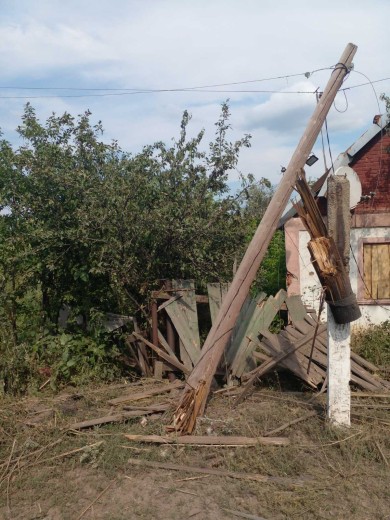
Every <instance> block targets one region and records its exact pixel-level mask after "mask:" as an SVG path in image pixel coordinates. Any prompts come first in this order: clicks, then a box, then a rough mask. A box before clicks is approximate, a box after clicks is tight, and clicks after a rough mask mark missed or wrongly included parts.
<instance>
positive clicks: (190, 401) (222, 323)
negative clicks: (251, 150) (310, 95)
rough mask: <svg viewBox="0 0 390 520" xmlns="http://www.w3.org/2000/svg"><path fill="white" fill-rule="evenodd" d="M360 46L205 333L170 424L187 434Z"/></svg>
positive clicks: (310, 128)
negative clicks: (300, 174)
mask: <svg viewBox="0 0 390 520" xmlns="http://www.w3.org/2000/svg"><path fill="white" fill-rule="evenodd" d="M356 50H357V46H356V45H354V44H352V43H349V44H348V45H347V47H346V48H345V50H344V52H343V54H342V56H341V58H340V60H339V62H338V63H337V65H336V66H335V67H334V70H333V72H332V74H331V77H330V79H329V81H328V83H327V86H326V88H325V90H324V93H323V95H322V97H321V99H320V100H319V103H318V104H317V106H316V108H315V111H314V113H313V115H312V116H311V118H310V119H309V122H308V125H307V127H306V130H305V132H304V134H303V136H302V138H301V140H300V142H299V144H298V147H297V149H296V150H295V152H294V154H293V156H292V158H291V160H290V163H289V165H288V166H287V169H286V171H285V173H284V176H283V178H282V180H281V182H280V184H279V186H278V188H277V190H276V192H275V194H274V196H273V198H272V200H271V202H270V204H269V206H268V208H267V210H266V212H265V214H264V217H263V218H262V220H261V222H260V224H259V226H258V228H257V230H256V233H255V235H254V237H253V239H252V241H251V243H250V244H249V247H248V249H247V251H246V253H245V255H244V258H243V259H242V262H241V264H240V266H239V268H238V270H237V273H236V275H235V277H234V279H233V281H232V283H231V285H230V288H229V291H228V293H227V295H226V297H225V299H224V301H223V303H222V306H221V308H220V310H219V313H218V316H217V318H216V320H215V322H214V324H213V326H212V328H211V330H210V332H209V335H208V336H207V339H206V342H205V344H204V346H203V349H202V352H201V356H200V358H199V360H198V362H197V364H196V365H195V367H194V369H193V371H192V372H191V375H190V376H189V378H188V380H187V384H186V387H185V389H184V391H183V395H182V397H181V400H180V403H179V405H178V408H177V409H176V411H175V413H174V417H173V424H172V426H171V429H172V430H175V431H178V432H181V433H184V434H186V433H191V432H192V431H193V429H194V427H195V424H196V418H197V416H198V415H200V414H202V413H203V412H204V409H205V406H206V400H207V396H208V394H209V391H210V386H211V382H212V379H213V376H214V373H215V371H216V369H217V366H218V363H219V361H220V359H221V357H222V354H223V352H224V349H225V346H226V344H227V342H228V340H229V338H230V335H231V332H232V329H233V327H234V325H235V323H236V320H237V317H238V315H239V312H240V310H241V307H242V305H243V303H244V301H245V298H246V297H247V295H248V293H249V289H250V286H251V284H252V282H253V280H254V279H255V276H256V273H257V270H258V269H259V267H260V264H261V261H262V260H263V258H264V255H265V253H266V252H267V248H268V245H269V243H270V241H271V238H272V236H273V234H274V232H275V230H276V227H277V224H278V221H279V219H280V217H281V215H282V213H283V211H284V208H285V207H286V205H287V202H288V200H289V198H290V196H291V194H292V191H293V189H294V185H295V181H296V178H297V175H298V173H299V172H300V170H301V168H303V166H304V164H305V162H306V160H307V158H308V156H309V154H310V153H311V151H312V148H313V146H314V144H315V141H316V139H317V137H318V134H319V132H320V130H321V127H322V125H323V123H324V121H325V117H326V115H327V113H328V112H329V109H330V107H331V106H332V103H333V100H334V98H335V96H336V94H337V91H338V89H339V88H340V86H341V85H342V83H343V80H344V78H345V76H346V75H347V74H348V73H349V71H350V68H351V64H352V59H353V57H354V56H355V53H356Z"/></svg>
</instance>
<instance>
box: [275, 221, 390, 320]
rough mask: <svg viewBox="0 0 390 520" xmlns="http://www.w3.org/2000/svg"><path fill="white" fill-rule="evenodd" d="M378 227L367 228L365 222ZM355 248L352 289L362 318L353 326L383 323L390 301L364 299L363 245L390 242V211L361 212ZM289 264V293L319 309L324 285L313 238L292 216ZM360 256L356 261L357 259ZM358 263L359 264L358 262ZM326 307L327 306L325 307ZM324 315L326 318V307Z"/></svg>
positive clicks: (353, 232)
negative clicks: (313, 251) (312, 250)
mask: <svg viewBox="0 0 390 520" xmlns="http://www.w3.org/2000/svg"><path fill="white" fill-rule="evenodd" d="M366 223H368V224H369V225H374V227H365V224H366ZM352 225H354V226H355V227H354V228H353V229H351V247H352V251H353V255H352V254H351V259H350V279H351V285H352V290H353V291H354V292H355V294H357V297H358V301H359V305H360V309H361V312H362V317H361V318H360V319H359V320H357V321H355V322H353V323H352V327H366V326H367V325H370V324H379V323H382V322H383V321H386V320H389V319H390V302H389V303H387V302H386V303H383V305H382V304H381V305H378V304H376V303H375V302H370V303H367V302H363V300H362V297H361V296H362V294H363V293H364V285H363V284H362V279H361V276H360V274H359V270H358V265H359V269H360V272H361V273H363V265H362V244H363V242H364V240H373V241H376V240H379V241H390V213H386V214H381V215H357V216H354V217H353V219H352ZM285 235H286V264H287V271H288V272H289V273H291V274H290V275H289V277H288V288H287V291H288V294H289V295H293V294H301V296H302V300H303V302H304V303H305V304H306V305H308V306H309V307H313V308H314V309H316V310H317V312H318V308H319V302H320V298H321V293H322V287H321V284H320V282H319V280H318V277H317V274H316V272H315V270H314V268H313V265H312V263H311V259H310V254H309V250H308V248H307V243H308V242H309V240H310V237H309V234H308V232H307V231H306V230H305V228H304V227H303V225H302V223H301V220H300V219H299V218H292V219H290V220H289V221H288V222H286V224H285ZM355 259H356V261H355ZM356 262H357V263H356ZM325 307H326V306H325ZM322 318H323V319H326V308H325V309H324V311H323V314H322Z"/></svg>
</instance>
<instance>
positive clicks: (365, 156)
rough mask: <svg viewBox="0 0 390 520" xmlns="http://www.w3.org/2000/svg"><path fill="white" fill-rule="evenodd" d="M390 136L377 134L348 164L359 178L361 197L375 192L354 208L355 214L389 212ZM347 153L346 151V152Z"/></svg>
mask: <svg viewBox="0 0 390 520" xmlns="http://www.w3.org/2000/svg"><path fill="white" fill-rule="evenodd" d="M389 148H390V135H389V134H388V133H386V131H384V134H383V136H381V134H380V133H379V134H378V135H377V136H376V137H374V138H373V139H372V140H371V141H370V142H369V143H368V144H367V145H366V146H364V147H363V148H362V149H361V150H360V151H359V152H358V153H357V154H356V155H354V157H353V160H352V161H351V162H350V163H349V166H350V167H351V168H353V169H354V170H355V171H356V173H357V174H358V176H359V179H360V182H361V184H362V193H363V195H369V194H370V192H375V195H374V197H373V198H372V199H371V200H369V201H367V202H364V203H362V204H359V205H358V206H357V207H356V210H355V212H356V214H357V215H359V214H366V213H383V212H388V211H390V154H389V153H387V150H388V149H389ZM347 153H348V150H347Z"/></svg>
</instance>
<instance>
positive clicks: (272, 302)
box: [231, 290, 286, 377]
mask: <svg viewBox="0 0 390 520" xmlns="http://www.w3.org/2000/svg"><path fill="white" fill-rule="evenodd" d="M265 296H266V295H265V293H260V294H259V295H258V297H257V298H256V301H255V305H254V307H253V310H252V314H251V316H250V319H249V320H248V321H247V322H246V323H244V324H243V327H242V331H241V333H240V334H239V339H241V341H240V344H239V347H238V349H237V354H236V356H235V358H234V360H233V362H232V364H231V375H232V376H233V377H241V376H242V374H243V373H244V372H248V371H250V370H252V369H253V368H254V365H253V362H252V352H253V351H254V349H255V348H256V343H255V341H254V340H256V339H257V337H258V334H259V332H260V330H263V329H268V327H269V326H270V325H271V323H272V321H273V319H274V317H275V315H276V314H277V312H278V311H279V310H280V307H281V305H282V304H283V303H284V301H285V298H286V291H284V290H280V291H279V292H278V293H277V295H276V296H275V297H273V296H270V297H269V298H268V299H267V300H266V301H264V299H265Z"/></svg>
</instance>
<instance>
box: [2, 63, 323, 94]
mask: <svg viewBox="0 0 390 520" xmlns="http://www.w3.org/2000/svg"><path fill="white" fill-rule="evenodd" d="M332 68H333V67H323V68H321V69H316V70H312V71H311V72H297V73H294V74H283V75H280V76H273V77H269V78H261V79H249V80H244V81H233V82H230V83H215V84H213V85H200V86H197V87H180V88H169V89H155V88H152V89H149V88H141V87H138V88H125V87H124V88H95V87H92V88H86V87H7V86H4V87H2V86H0V89H10V90H78V91H95V90H96V91H107V92H111V91H136V92H156V91H164V92H165V91H172V92H175V91H180V92H181V91H183V90H184V91H185V90H196V89H204V88H217V87H229V86H233V85H245V84H247V83H261V82H264V81H272V80H276V79H289V78H295V77H298V76H305V77H306V78H309V77H310V76H312V75H313V74H315V73H316V72H320V71H322V70H330V69H332Z"/></svg>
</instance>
